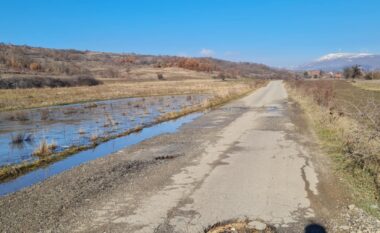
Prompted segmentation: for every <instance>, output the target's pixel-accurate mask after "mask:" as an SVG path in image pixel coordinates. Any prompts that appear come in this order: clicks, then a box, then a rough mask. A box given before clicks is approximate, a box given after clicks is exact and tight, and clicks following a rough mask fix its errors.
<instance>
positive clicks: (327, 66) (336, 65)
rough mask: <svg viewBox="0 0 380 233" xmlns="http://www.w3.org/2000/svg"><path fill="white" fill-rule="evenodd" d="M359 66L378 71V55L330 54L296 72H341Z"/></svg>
mask: <svg viewBox="0 0 380 233" xmlns="http://www.w3.org/2000/svg"><path fill="white" fill-rule="evenodd" d="M353 65H360V66H361V67H362V68H363V69H365V70H369V71H372V70H380V55H376V54H370V53H330V54H327V55H325V56H322V57H320V58H319V59H317V60H315V61H314V62H311V63H309V64H305V65H301V66H299V67H297V70H324V71H342V70H343V69H344V68H345V67H349V66H353Z"/></svg>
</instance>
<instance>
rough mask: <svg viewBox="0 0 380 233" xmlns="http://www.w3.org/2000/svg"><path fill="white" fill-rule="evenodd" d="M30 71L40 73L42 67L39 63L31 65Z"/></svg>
mask: <svg viewBox="0 0 380 233" xmlns="http://www.w3.org/2000/svg"><path fill="white" fill-rule="evenodd" d="M29 69H31V70H33V71H40V70H41V69H42V66H41V65H40V64H39V63H35V62H33V63H31V64H30V65H29Z"/></svg>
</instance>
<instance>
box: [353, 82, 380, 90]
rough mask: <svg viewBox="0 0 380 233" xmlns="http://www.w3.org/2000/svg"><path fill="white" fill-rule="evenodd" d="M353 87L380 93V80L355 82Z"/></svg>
mask: <svg viewBox="0 0 380 233" xmlns="http://www.w3.org/2000/svg"><path fill="white" fill-rule="evenodd" d="M353 85H354V86H356V87H359V88H361V89H364V90H369V91H380V80H371V81H357V82H355V83H353Z"/></svg>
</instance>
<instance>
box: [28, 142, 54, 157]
mask: <svg viewBox="0 0 380 233" xmlns="http://www.w3.org/2000/svg"><path fill="white" fill-rule="evenodd" d="M56 148H57V143H56V142H54V141H52V142H51V143H50V144H49V143H48V142H47V141H46V140H42V141H41V142H40V144H39V146H38V147H37V149H36V150H35V151H34V152H33V155H34V156H38V157H47V156H49V155H51V154H52V153H53V152H54V150H55V149H56Z"/></svg>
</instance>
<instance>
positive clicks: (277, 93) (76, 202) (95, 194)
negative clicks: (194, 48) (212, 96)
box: [0, 81, 347, 232]
mask: <svg viewBox="0 0 380 233" xmlns="http://www.w3.org/2000/svg"><path fill="white" fill-rule="evenodd" d="M301 115H302V114H301V111H300V110H299V109H298V108H297V107H295V106H294V104H293V103H291V102H289V100H288V96H287V92H286V90H285V88H284V84H283V82H282V81H271V82H270V83H269V84H268V85H267V86H266V87H263V88H261V89H259V90H257V91H255V92H254V93H252V94H250V95H248V96H246V97H244V98H242V99H240V100H237V101H234V102H232V103H230V104H227V105H225V106H222V107H220V108H218V109H216V110H213V111H210V112H208V113H206V114H204V115H203V116H201V117H199V118H198V119H196V120H195V121H194V122H191V123H189V124H187V125H185V126H183V127H182V128H181V129H180V130H179V131H178V132H176V133H174V134H167V135H162V136H159V137H155V138H153V139H150V140H147V141H144V142H142V143H140V144H138V145H136V146H133V147H131V148H127V149H124V150H121V151H119V152H117V153H115V154H113V155H110V156H107V157H104V158H101V159H97V160H94V161H91V162H89V163H87V164H84V165H81V166H79V167H77V168H74V169H72V170H70V171H67V172H64V173H62V174H60V175H58V176H55V177H52V178H50V179H48V180H47V181H45V182H43V183H41V184H38V185H35V186H33V187H31V188H27V189H25V190H22V191H20V192H17V193H15V194H12V195H9V196H7V197H3V198H1V199H0V211H1V215H0V231H1V232H38V231H41V232H202V230H203V229H204V228H205V227H207V226H208V225H211V224H214V223H216V222H218V221H223V220H229V219H236V218H249V219H252V220H253V219H255V220H260V221H265V222H266V223H268V224H271V225H273V226H276V227H277V228H278V229H279V231H280V232H302V231H303V229H304V227H305V226H306V225H307V224H310V223H313V222H317V223H320V224H322V225H324V224H325V225H328V224H330V222H331V219H332V218H334V217H336V216H337V215H336V213H340V211H341V209H342V206H343V207H344V206H346V205H347V203H346V202H347V199H346V197H345V195H343V194H342V193H343V192H342V191H341V189H340V188H339V185H337V183H336V181H335V180H334V177H333V175H331V172H330V169H329V164H328V161H327V162H324V157H323V156H321V155H320V153H319V152H318V149H317V148H318V146H317V145H315V143H313V141H314V140H313V136H312V135H311V134H310V133H308V131H307V130H305V128H306V124H305V121H304V119H303V118H302V116H301ZM165 156H166V157H165ZM159 158H161V159H159ZM162 158H167V159H162ZM316 158H318V159H316ZM5 212H6V213H7V214H4V213H5ZM326 227H327V226H326Z"/></svg>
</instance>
